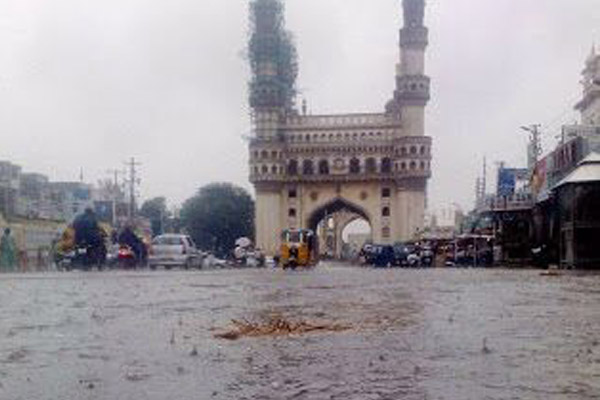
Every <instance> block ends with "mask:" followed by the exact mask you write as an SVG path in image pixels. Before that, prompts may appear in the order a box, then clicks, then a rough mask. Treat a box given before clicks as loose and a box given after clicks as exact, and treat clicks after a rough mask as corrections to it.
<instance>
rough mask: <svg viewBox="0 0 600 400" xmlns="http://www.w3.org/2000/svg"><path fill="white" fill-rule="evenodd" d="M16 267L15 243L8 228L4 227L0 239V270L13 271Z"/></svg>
mask: <svg viewBox="0 0 600 400" xmlns="http://www.w3.org/2000/svg"><path fill="white" fill-rule="evenodd" d="M16 267H17V245H16V244H15V240H14V239H13V237H12V236H11V234H10V228H6V229H5V230H4V234H3V235H2V239H0V271H2V272H14V271H15V270H16Z"/></svg>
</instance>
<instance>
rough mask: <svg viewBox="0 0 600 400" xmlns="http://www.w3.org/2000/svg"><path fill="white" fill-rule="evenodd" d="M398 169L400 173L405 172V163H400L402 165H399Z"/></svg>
mask: <svg viewBox="0 0 600 400" xmlns="http://www.w3.org/2000/svg"><path fill="white" fill-rule="evenodd" d="M400 169H401V170H402V171H406V163H405V162H402V163H401V164H400Z"/></svg>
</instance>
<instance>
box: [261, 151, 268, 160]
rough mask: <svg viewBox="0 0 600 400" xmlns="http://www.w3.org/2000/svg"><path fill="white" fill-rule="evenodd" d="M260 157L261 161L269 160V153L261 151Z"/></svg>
mask: <svg viewBox="0 0 600 400" xmlns="http://www.w3.org/2000/svg"><path fill="white" fill-rule="evenodd" d="M260 156H261V158H262V159H263V160H265V159H267V158H269V152H268V151H266V150H263V151H262V153H260Z"/></svg>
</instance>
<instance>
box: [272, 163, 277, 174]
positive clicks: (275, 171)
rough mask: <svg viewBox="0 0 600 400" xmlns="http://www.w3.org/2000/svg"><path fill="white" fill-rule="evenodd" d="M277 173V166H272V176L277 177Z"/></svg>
mask: <svg viewBox="0 0 600 400" xmlns="http://www.w3.org/2000/svg"><path fill="white" fill-rule="evenodd" d="M277 171H278V169H277V165H273V166H272V167H271V173H272V174H273V175H277Z"/></svg>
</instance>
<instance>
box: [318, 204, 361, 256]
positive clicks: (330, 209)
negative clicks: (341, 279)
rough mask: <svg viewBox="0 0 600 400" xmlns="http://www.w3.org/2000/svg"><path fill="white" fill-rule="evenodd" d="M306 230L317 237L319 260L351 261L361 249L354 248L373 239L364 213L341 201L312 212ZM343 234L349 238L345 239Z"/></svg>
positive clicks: (354, 206)
mask: <svg viewBox="0 0 600 400" xmlns="http://www.w3.org/2000/svg"><path fill="white" fill-rule="evenodd" d="M307 226H308V228H309V229H311V230H313V231H314V232H315V233H316V234H317V237H318V240H319V253H320V257H322V258H326V259H349V258H352V257H353V256H354V255H358V251H360V249H361V248H362V245H361V246H360V247H358V248H357V246H358V244H360V242H361V238H362V239H365V241H366V240H367V239H370V238H371V236H372V232H371V223H370V218H369V215H368V214H367V212H366V211H365V210H363V209H362V208H360V207H358V206H356V205H354V204H352V203H350V202H348V201H346V200H344V199H342V198H337V199H335V200H333V201H331V202H329V203H327V204H326V205H324V206H322V207H320V208H319V209H317V210H315V211H314V212H313V213H312V215H311V216H310V218H309V220H308V224H307ZM346 232H348V235H350V236H348V235H346V236H344V235H345V233H346ZM346 239H349V240H350V241H349V242H347V241H346ZM362 244H364V243H362Z"/></svg>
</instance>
